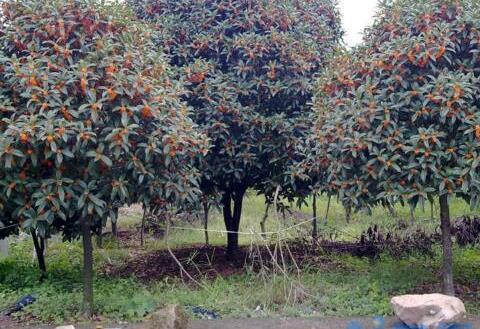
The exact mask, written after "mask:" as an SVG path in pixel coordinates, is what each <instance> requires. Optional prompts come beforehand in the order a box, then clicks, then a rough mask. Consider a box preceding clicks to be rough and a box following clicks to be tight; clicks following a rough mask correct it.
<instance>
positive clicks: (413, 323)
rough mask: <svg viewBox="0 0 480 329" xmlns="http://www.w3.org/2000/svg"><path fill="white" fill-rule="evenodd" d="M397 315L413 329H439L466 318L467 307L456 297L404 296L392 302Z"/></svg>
mask: <svg viewBox="0 0 480 329" xmlns="http://www.w3.org/2000/svg"><path fill="white" fill-rule="evenodd" d="M390 303H391V304H392V307H393V310H394V312H395V315H396V316H397V317H398V318H399V319H400V320H401V321H402V322H403V323H405V324H406V325H407V326H408V327H409V328H411V329H417V328H421V329H437V328H442V327H441V326H445V325H450V324H454V323H455V322H456V321H459V320H461V319H462V318H463V317H464V316H465V313H466V311H465V306H464V305H463V302H462V301H461V300H460V299H459V298H456V297H451V296H446V295H442V294H430V295H404V296H397V297H393V298H392V300H391V301H390Z"/></svg>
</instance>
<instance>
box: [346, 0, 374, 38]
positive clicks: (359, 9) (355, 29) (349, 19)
mask: <svg viewBox="0 0 480 329" xmlns="http://www.w3.org/2000/svg"><path fill="white" fill-rule="evenodd" d="M339 3H340V10H341V12H342V21H343V27H344V30H345V42H346V43H347V45H348V46H350V47H352V46H355V45H357V44H359V43H360V42H361V41H362V32H363V30H364V29H365V27H367V26H369V25H370V24H372V23H373V15H374V14H375V10H376V6H377V0H339Z"/></svg>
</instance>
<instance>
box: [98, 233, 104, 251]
mask: <svg viewBox="0 0 480 329" xmlns="http://www.w3.org/2000/svg"><path fill="white" fill-rule="evenodd" d="M97 248H98V249H103V229H102V228H101V229H100V232H99V233H98V235H97Z"/></svg>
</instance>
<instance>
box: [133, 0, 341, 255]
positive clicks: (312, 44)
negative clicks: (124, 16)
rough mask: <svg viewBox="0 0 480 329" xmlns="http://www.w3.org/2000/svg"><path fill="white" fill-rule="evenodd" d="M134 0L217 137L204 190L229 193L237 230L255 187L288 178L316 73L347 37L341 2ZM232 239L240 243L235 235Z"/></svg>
mask: <svg viewBox="0 0 480 329" xmlns="http://www.w3.org/2000/svg"><path fill="white" fill-rule="evenodd" d="M128 2H129V4H130V5H131V6H132V8H133V9H134V11H135V12H136V14H137V16H138V17H140V18H141V19H145V20H146V21H148V22H150V23H151V24H152V25H153V26H154V28H155V30H156V31H157V34H156V42H157V45H158V47H159V48H160V49H165V51H166V52H167V54H168V55H169V56H170V63H171V64H172V65H174V66H175V67H177V68H178V74H179V76H180V77H181V78H182V80H184V81H186V84H187V88H188V91H189V94H188V95H187V96H186V97H185V99H186V100H187V102H188V104H189V105H190V106H192V107H193V112H192V118H193V119H194V121H195V122H196V123H197V124H199V126H200V127H201V128H202V129H203V131H204V132H205V133H206V135H207V136H208V137H209V138H210V139H211V141H212V148H211V151H210V152H209V154H208V155H207V156H206V157H205V159H204V162H203V168H202V178H203V183H202V187H203V191H204V192H206V193H209V192H210V191H218V192H220V193H221V195H222V196H223V207H224V217H225V222H226V226H227V229H228V230H230V231H233V232H236V231H238V225H239V221H240V214H241V200H242V198H243V195H244V193H245V191H246V189H248V188H255V189H257V190H258V191H259V192H260V193H264V194H272V193H273V192H272V191H275V187H276V185H282V184H283V183H284V181H286V180H285V178H284V177H283V175H284V173H285V171H286V170H285V169H286V167H287V165H288V163H289V161H290V160H292V159H293V157H294V153H295V152H294V150H295V144H296V143H297V141H298V139H300V138H302V137H303V136H304V135H305V132H306V131H308V127H309V122H311V121H309V120H307V119H306V118H307V117H308V115H309V114H310V113H311V110H310V106H309V104H308V103H309V101H310V98H311V95H312V84H313V80H314V76H315V74H316V73H317V72H318V71H319V70H321V69H322V68H323V66H324V64H325V61H326V58H327V57H328V56H329V55H331V54H332V52H333V51H334V49H336V47H337V46H338V44H339V42H340V39H341V36H342V31H341V27H340V20H339V14H338V11H337V8H336V2H335V1H332V0H315V1H291V0H281V1H272V0H261V1H250V0H234V1H231V0H209V1H198V0H179V1H178V0H147V1H144V0H130V1H128ZM232 200H233V201H234V204H235V206H234V208H237V209H236V210H235V209H233V211H232V209H231V201H232ZM229 241H230V242H231V243H229V246H230V247H231V248H230V249H229V250H230V251H232V249H235V248H236V244H237V242H236V235H235V234H233V235H232V236H230V238H229Z"/></svg>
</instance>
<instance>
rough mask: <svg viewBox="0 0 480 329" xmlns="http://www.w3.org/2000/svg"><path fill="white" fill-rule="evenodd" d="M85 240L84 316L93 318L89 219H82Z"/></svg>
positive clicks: (91, 252)
mask: <svg viewBox="0 0 480 329" xmlns="http://www.w3.org/2000/svg"><path fill="white" fill-rule="evenodd" d="M82 238H83V314H84V315H85V316H86V317H87V318H91V317H92V316H93V245H92V232H91V230H90V223H89V219H88V218H83V219H82Z"/></svg>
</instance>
